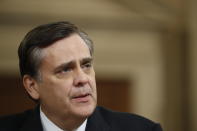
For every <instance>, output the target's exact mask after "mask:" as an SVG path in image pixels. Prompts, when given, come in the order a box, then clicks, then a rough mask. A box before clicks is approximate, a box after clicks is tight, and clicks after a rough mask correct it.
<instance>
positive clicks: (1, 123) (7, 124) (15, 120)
mask: <svg viewBox="0 0 197 131" xmlns="http://www.w3.org/2000/svg"><path fill="white" fill-rule="evenodd" d="M32 114H33V110H27V111H25V112H23V113H18V114H13V115H7V116H1V117H0V130H3V129H4V130H5V129H6V131H7V129H19V128H21V126H22V125H23V123H25V122H26V120H27V119H28V118H29V117H30V116H31V115H32Z"/></svg>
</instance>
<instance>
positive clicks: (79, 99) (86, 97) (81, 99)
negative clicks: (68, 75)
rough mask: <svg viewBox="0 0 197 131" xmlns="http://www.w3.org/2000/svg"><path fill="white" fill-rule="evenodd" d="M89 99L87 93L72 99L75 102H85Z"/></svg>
mask: <svg viewBox="0 0 197 131" xmlns="http://www.w3.org/2000/svg"><path fill="white" fill-rule="evenodd" d="M89 99H90V95H87V96H83V97H77V98H73V100H74V101H75V102H78V103H86V102H88V101H89Z"/></svg>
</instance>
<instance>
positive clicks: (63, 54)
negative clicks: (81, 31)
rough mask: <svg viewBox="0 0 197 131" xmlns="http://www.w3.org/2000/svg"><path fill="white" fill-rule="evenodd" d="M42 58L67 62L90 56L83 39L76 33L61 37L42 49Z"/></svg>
mask: <svg viewBox="0 0 197 131" xmlns="http://www.w3.org/2000/svg"><path fill="white" fill-rule="evenodd" d="M43 54H44V60H54V61H59V62H61V61H63V62H68V61H71V60H75V59H83V58H85V57H90V51H89V48H88V46H87V45H86V43H85V41H84V40H83V39H82V38H81V37H80V36H79V35H77V34H73V35H71V36H69V37H67V38H64V39H61V40H58V41H56V42H55V43H53V44H52V45H50V46H48V47H46V48H44V49H43Z"/></svg>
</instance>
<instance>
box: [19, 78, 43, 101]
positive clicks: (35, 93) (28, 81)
mask: <svg viewBox="0 0 197 131" xmlns="http://www.w3.org/2000/svg"><path fill="white" fill-rule="evenodd" d="M23 85H24V88H25V90H26V91H27V92H28V94H29V95H30V96H31V97H32V98H33V99H35V100H38V99H39V97H40V95H39V85H38V82H37V81H36V80H35V79H34V78H32V77H31V76H29V75H24V76H23Z"/></svg>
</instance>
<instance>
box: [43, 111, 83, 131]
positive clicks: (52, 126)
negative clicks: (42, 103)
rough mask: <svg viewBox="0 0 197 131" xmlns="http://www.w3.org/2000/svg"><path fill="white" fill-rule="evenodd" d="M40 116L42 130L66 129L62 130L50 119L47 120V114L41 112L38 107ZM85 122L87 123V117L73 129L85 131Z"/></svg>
mask: <svg viewBox="0 0 197 131" xmlns="http://www.w3.org/2000/svg"><path fill="white" fill-rule="evenodd" d="M40 118H41V123H42V127H43V131H66V130H62V129H61V128H59V127H58V126H57V125H55V124H54V123H53V122H52V121H51V120H49V119H48V118H47V116H46V115H45V114H44V112H42V110H41V108H40ZM86 124H87V119H86V120H85V121H84V122H83V123H82V124H81V125H80V126H79V127H78V128H77V129H75V130H73V131H85V128H86Z"/></svg>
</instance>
